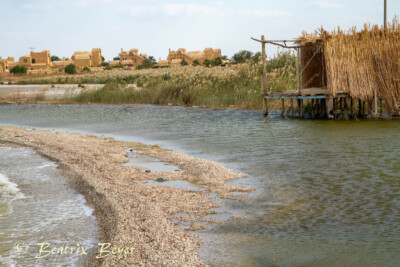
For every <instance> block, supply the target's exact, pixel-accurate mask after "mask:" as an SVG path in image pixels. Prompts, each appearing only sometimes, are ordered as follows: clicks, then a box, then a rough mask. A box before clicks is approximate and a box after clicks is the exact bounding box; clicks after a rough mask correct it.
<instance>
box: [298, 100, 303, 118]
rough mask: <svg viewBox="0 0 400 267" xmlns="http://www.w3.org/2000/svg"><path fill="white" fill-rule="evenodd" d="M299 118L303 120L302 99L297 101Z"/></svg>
mask: <svg viewBox="0 0 400 267" xmlns="http://www.w3.org/2000/svg"><path fill="white" fill-rule="evenodd" d="M299 116H300V119H302V118H303V99H299Z"/></svg>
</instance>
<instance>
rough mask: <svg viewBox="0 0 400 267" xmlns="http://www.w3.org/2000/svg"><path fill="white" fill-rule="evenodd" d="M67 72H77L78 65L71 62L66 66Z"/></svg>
mask: <svg viewBox="0 0 400 267" xmlns="http://www.w3.org/2000/svg"><path fill="white" fill-rule="evenodd" d="M65 73H68V74H75V73H76V66H75V65H74V64H69V65H68V66H66V67H65Z"/></svg>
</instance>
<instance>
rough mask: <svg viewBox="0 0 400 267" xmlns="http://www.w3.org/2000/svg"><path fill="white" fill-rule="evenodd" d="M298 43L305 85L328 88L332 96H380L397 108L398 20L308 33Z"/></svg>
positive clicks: (399, 73)
mask: <svg viewBox="0 0 400 267" xmlns="http://www.w3.org/2000/svg"><path fill="white" fill-rule="evenodd" d="M295 43H296V44H297V45H298V46H299V50H300V59H301V75H300V77H301V88H310V87H321V88H327V89H328V92H329V94H330V95H332V96H334V97H335V96H336V95H337V94H338V93H339V92H344V93H347V94H348V95H349V96H350V97H351V98H353V99H360V100H363V101H372V100H373V99H374V98H375V94H376V97H377V98H378V99H381V100H383V101H384V102H386V105H387V107H388V109H389V110H391V111H395V110H396V109H398V107H399V104H400V103H399V101H400V86H399V85H400V68H399V64H400V31H399V22H398V20H397V19H395V20H394V21H393V23H392V24H389V25H388V27H387V29H383V28H379V27H378V26H373V27H371V26H368V25H365V26H364V29H363V30H362V31H359V32H358V31H356V29H355V28H353V29H351V30H350V31H349V32H344V31H343V30H341V29H337V30H335V31H333V32H331V33H328V32H326V31H324V30H322V29H321V30H319V31H317V32H315V33H314V34H307V33H304V34H303V36H302V37H300V38H299V39H297V40H296V41H295Z"/></svg>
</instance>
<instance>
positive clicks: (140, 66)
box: [136, 65, 144, 70]
mask: <svg viewBox="0 0 400 267" xmlns="http://www.w3.org/2000/svg"><path fill="white" fill-rule="evenodd" d="M136 69H137V70H142V69H144V68H143V66H142V65H138V66H137V67H136Z"/></svg>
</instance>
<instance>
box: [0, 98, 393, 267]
mask: <svg viewBox="0 0 400 267" xmlns="http://www.w3.org/2000/svg"><path fill="white" fill-rule="evenodd" d="M0 123H1V124H16V125H24V126H34V127H44V128H48V129H57V130H63V129H64V130H73V131H79V132H83V133H94V134H99V135H107V136H113V137H116V138H118V139H123V140H129V141H142V142H145V143H148V144H159V145H162V146H164V147H167V148H172V149H177V150H180V151H183V152H188V153H190V154H192V155H194V156H197V157H202V158H208V159H211V160H217V161H219V162H221V163H222V164H224V165H225V166H227V167H229V168H233V169H236V170H239V171H241V172H244V173H247V174H249V178H248V179H241V180H238V181H234V182H232V184H235V183H241V184H244V185H248V186H252V187H255V188H257V190H256V191H255V192H254V193H251V194H250V197H249V199H248V200H246V201H244V202H238V201H227V202H226V205H227V206H228V208H230V209H231V210H240V211H242V212H243V213H245V214H246V219H244V220H229V221H227V222H225V223H224V224H222V225H215V226H212V227H211V228H209V229H208V230H206V231H203V232H200V234H201V236H202V237H203V238H204V239H205V241H206V243H205V246H204V247H203V248H202V249H201V250H200V253H201V255H202V257H203V259H204V260H205V261H206V262H207V263H211V264H217V265H231V264H233V265H242V266H247V265H260V266H264V265H272V263H273V259H274V258H275V259H279V263H280V266H293V265H295V266H302V265H305V266H396V265H397V264H398V262H400V253H399V248H400V223H399V221H400V220H399V219H400V218H399V217H400V216H399V206H400V205H399V204H400V203H399V199H400V194H399V192H400V164H399V163H400V162H399V158H400V137H399V131H400V123H399V122H398V121H307V120H289V119H288V120H281V119H278V118H274V117H273V116H272V117H271V119H270V120H267V121H264V119H263V117H262V116H261V112H260V111H234V110H210V109H187V108H181V107H155V106H148V105H137V106H133V107H132V108H127V109H124V108H123V107H122V106H113V105H91V106H61V107H55V106H46V105H36V106H17V105H9V106H0Z"/></svg>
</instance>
